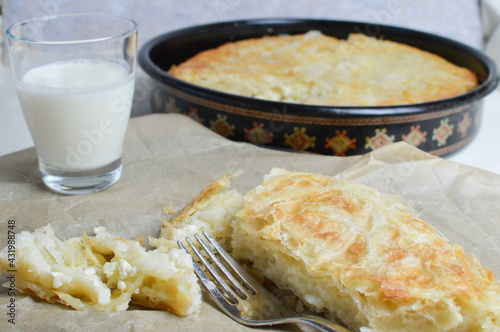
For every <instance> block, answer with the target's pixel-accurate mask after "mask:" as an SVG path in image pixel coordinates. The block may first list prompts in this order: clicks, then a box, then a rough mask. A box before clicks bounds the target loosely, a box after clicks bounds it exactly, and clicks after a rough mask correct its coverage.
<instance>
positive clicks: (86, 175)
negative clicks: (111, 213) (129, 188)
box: [38, 158, 122, 195]
mask: <svg viewBox="0 0 500 332" xmlns="http://www.w3.org/2000/svg"><path fill="white" fill-rule="evenodd" d="M38 165H39V167H40V173H41V174H42V180H43V182H44V183H45V185H46V186H47V187H49V188H50V189H51V190H53V191H55V192H58V193H61V194H69V195H80V194H90V193H95V192H98V191H101V190H104V189H106V188H109V187H111V186H112V185H113V184H115V183H116V182H117V181H118V180H119V179H120V177H121V175H122V160H121V158H118V159H117V160H115V161H113V162H112V163H110V164H108V165H106V166H103V167H100V168H97V169H91V170H65V169H61V168H57V167H53V166H49V165H47V164H45V163H44V162H43V161H41V160H38Z"/></svg>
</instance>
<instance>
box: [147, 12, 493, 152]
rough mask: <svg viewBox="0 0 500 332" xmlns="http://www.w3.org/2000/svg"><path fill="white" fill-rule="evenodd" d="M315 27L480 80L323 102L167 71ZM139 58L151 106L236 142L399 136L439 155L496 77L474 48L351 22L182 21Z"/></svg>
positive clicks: (335, 147) (303, 145)
mask: <svg viewBox="0 0 500 332" xmlns="http://www.w3.org/2000/svg"><path fill="white" fill-rule="evenodd" d="M310 30H318V31H321V32H322V33H323V34H326V35H331V36H334V37H337V38H340V39H345V38H347V37H348V35H349V34H350V33H364V34H366V35H369V36H372V37H376V38H382V39H386V40H392V41H396V42H399V43H403V44H408V45H412V46H415V47H417V48H419V49H421V50H425V51H429V52H432V53H434V54H437V55H440V56H442V57H443V58H445V59H447V60H448V61H450V62H452V63H454V64H456V65H458V66H462V67H466V68H469V69H470V70H471V71H472V72H474V73H475V74H476V75H477V77H478V79H479V83H480V84H479V86H478V87H476V88H475V89H473V90H471V91H469V92H467V93H465V94H462V95H459V96H456V97H453V98H448V99H441V100H437V101H431V102H425V103H418V104H409V105H396V106H372V107H356V106H348V107H347V106H318V105H306V104H296V103H287V102H277V101H268V100H262V99H256V98H251V97H243V96H238V95H234V94H228V93H224V92H219V91H215V90H212V89H208V88H204V87H201V86H197V85H194V84H191V83H187V82H185V81H182V80H180V79H178V78H175V77H173V76H172V75H170V74H168V73H167V71H168V70H169V69H170V67H171V66H172V65H175V64H179V63H181V62H183V61H185V60H187V59H188V58H190V57H191V56H193V55H195V54H197V53H199V52H201V51H203V50H207V49H210V48H214V47H217V46H219V45H222V44H224V43H227V42H231V41H237V40H242V39H248V38H255V37H261V36H264V35H279V34H299V33H305V32H307V31H310ZM139 64H140V66H141V67H142V68H143V69H144V71H145V72H146V73H147V74H148V75H149V76H151V77H152V78H153V79H154V81H155V82H156V84H157V89H156V90H155V92H154V93H153V95H152V98H151V105H152V108H153V111H154V112H176V113H183V114H186V115H187V116H190V117H191V118H193V119H195V120H196V121H198V122H200V123H201V124H203V125H204V126H206V127H209V128H211V129H212V130H214V131H215V132H217V133H219V134H220V135H222V136H224V137H227V138H228V139H232V140H236V141H247V142H251V143H253V144H257V145H262V146H268V147H276V148H285V149H294V150H298V151H307V152H314V153H321V154H327V155H336V156H347V155H356V154H364V153H367V152H370V151H372V150H375V149H378V148H380V147H382V146H384V145H386V144H390V143H392V142H397V141H406V142H407V143H409V144H411V145H413V146H416V147H418V148H420V149H422V150H424V151H426V152H429V153H431V154H435V155H445V154H448V153H450V152H453V151H455V150H457V149H459V148H461V147H463V146H465V145H466V144H467V143H469V142H470V141H471V140H472V139H473V137H474V136H475V135H476V134H477V132H478V130H479V128H480V122H481V113H482V108H483V99H484V97H485V96H486V95H488V94H489V93H490V92H491V91H493V90H494V89H495V87H496V86H497V84H498V73H497V69H496V66H495V64H494V62H493V61H492V60H491V59H490V58H488V57H487V56H486V55H484V54H483V53H482V52H480V51H478V50H476V49H474V48H472V47H469V46H467V45H464V44H461V43H459V42H456V41H453V40H450V39H447V38H443V37H440V36H437V35H433V34H428V33H424V32H419V31H415V30H410V29H404V28H399V27H393V26H387V25H379V24H373V23H365V22H350V21H332V20H312V19H255V20H243V21H231V22H221V23H214V24H208V25H201V26H195V27H190V28H185V29H181V30H176V31H172V32H169V33H166V34H163V35H160V36H158V37H156V38H154V39H152V40H150V41H148V42H147V43H146V44H145V45H144V46H143V47H142V48H141V50H140V52H139Z"/></svg>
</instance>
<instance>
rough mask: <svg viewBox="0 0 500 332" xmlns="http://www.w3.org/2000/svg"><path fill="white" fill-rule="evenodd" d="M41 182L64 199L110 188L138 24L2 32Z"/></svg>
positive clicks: (66, 19)
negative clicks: (66, 195) (35, 153)
mask: <svg viewBox="0 0 500 332" xmlns="http://www.w3.org/2000/svg"><path fill="white" fill-rule="evenodd" d="M6 36H7V45H8V52H9V58H10V65H11V69H12V73H13V76H14V81H15V84H16V89H17V95H18V97H19V101H20V103H21V107H22V109H23V114H24V118H25V120H26V123H27V125H28V128H29V130H30V134H31V137H32V138H33V141H34V143H35V148H36V151H37V155H38V165H39V168H40V173H41V176H42V180H43V182H44V183H45V184H46V185H47V186H48V187H49V188H50V189H52V190H54V191H56V192H59V193H65V194H85V193H92V192H96V191H100V190H103V189H105V188H108V187H110V186H111V185H113V184H114V183H116V181H118V179H119V178H120V176H121V173H122V160H121V157H122V147H123V140H124V137H125V132H126V129H127V124H128V120H129V117H130V110H131V106H132V99H133V94H134V84H135V68H136V54H137V24H136V23H135V22H134V21H133V20H131V19H128V18H124V17H118V16H113V15H107V14H67V15H54V16H49V17H39V18H33V19H30V20H27V21H24V22H20V23H17V24H14V25H12V26H11V27H9V28H8V29H7V31H6Z"/></svg>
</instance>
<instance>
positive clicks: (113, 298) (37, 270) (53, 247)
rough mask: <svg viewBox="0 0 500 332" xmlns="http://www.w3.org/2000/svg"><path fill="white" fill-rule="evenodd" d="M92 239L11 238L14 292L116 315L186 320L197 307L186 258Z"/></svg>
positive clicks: (49, 233)
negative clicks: (142, 311) (141, 313)
mask: <svg viewBox="0 0 500 332" xmlns="http://www.w3.org/2000/svg"><path fill="white" fill-rule="evenodd" d="M95 233H96V236H95V237H89V236H87V235H86V234H84V235H83V236H82V237H75V238H71V239H68V240H65V241H62V240H60V239H59V238H57V237H56V236H55V235H54V231H53V230H52V228H51V227H50V226H46V227H44V228H42V229H38V230H36V231H34V232H20V233H19V234H17V235H16V256H17V259H16V262H15V265H16V266H15V267H16V270H17V272H16V287H17V288H18V289H20V290H22V291H23V292H26V293H28V294H31V295H33V296H35V297H38V298H40V299H42V300H45V301H47V302H49V303H61V304H65V305H68V306H71V307H73V308H74V309H79V310H95V311H122V310H127V308H128V307H129V303H130V302H133V303H136V304H139V305H141V306H144V307H148V308H154V309H162V310H169V311H172V312H174V313H176V314H179V315H186V314H190V313H193V312H194V311H195V310H196V308H197V307H198V305H199V304H200V303H201V295H200V288H199V285H198V283H197V278H196V276H195V275H194V272H193V265H192V260H191V257H190V256H189V255H188V254H187V253H186V252H184V251H182V250H180V249H173V250H170V251H169V252H163V251H162V250H153V251H146V249H145V248H144V247H143V246H142V245H141V243H140V241H136V240H127V239H121V238H117V237H115V236H113V235H111V234H109V233H108V232H106V230H105V229H103V228H102V227H101V228H97V229H96V230H95ZM2 267H3V268H4V269H5V270H9V265H8V260H7V248H6V249H4V250H3V251H2V252H1V253H0V269H1V268H2ZM0 272H3V271H1V270H0Z"/></svg>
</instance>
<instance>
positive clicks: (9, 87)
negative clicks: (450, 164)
mask: <svg viewBox="0 0 500 332" xmlns="http://www.w3.org/2000/svg"><path fill="white" fill-rule="evenodd" d="M0 91H1V92H0V119H1V120H0V142H1V143H0V156H3V155H6V154H9V153H12V152H16V151H19V150H23V149H26V148H30V147H32V146H33V141H32V139H31V136H30V134H29V131H28V128H27V126H26V124H25V122H24V118H23V114H22V111H21V106H20V105H19V101H18V99H17V95H16V91H15V87H14V83H13V80H12V77H11V73H10V70H9V69H8V68H7V67H5V66H0ZM499 129H500V89H497V90H495V91H494V92H492V93H491V94H490V95H489V96H487V97H486V98H485V102H484V111H483V121H482V124H481V128H480V130H479V133H478V135H477V136H476V137H475V138H474V140H472V142H471V143H469V144H468V145H467V146H465V147H464V148H462V149H460V150H458V151H456V152H454V153H453V154H450V155H448V156H445V157H444V158H446V159H448V160H451V161H455V162H458V163H462V164H465V165H469V166H474V167H477V168H481V169H484V170H487V171H490V172H493V173H496V174H500V147H499V143H500V130H499Z"/></svg>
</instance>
